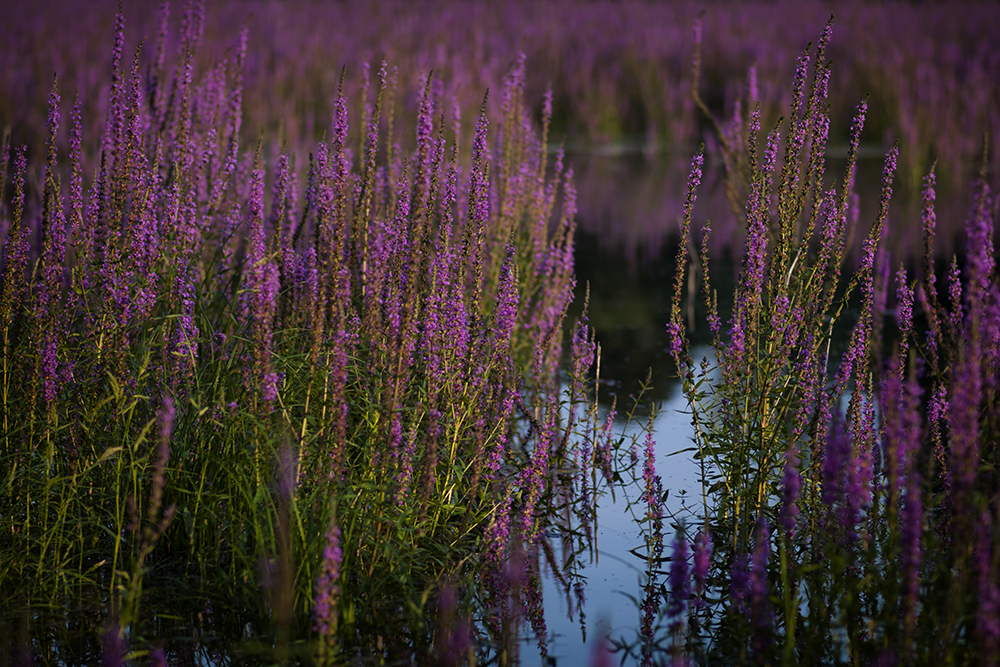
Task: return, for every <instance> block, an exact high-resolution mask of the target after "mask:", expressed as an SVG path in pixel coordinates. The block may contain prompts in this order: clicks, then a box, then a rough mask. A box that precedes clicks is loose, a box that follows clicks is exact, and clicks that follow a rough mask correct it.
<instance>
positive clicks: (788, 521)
mask: <svg viewBox="0 0 1000 667" xmlns="http://www.w3.org/2000/svg"><path fill="white" fill-rule="evenodd" d="M801 488H802V478H801V476H800V475H799V466H798V461H797V457H796V456H795V454H791V453H790V454H786V455H785V472H784V475H783V477H782V481H781V527H782V529H783V530H784V531H785V535H786V536H787V537H788V539H789V540H793V539H795V522H796V517H797V516H798V514H799V508H798V505H796V500H797V499H798V497H799V490H800V489H801Z"/></svg>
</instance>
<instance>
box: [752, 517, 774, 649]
mask: <svg viewBox="0 0 1000 667" xmlns="http://www.w3.org/2000/svg"><path fill="white" fill-rule="evenodd" d="M770 540H771V530H770V528H769V527H768V525H767V520H766V519H764V518H763V517H762V518H761V519H760V520H759V521H758V522H757V539H756V542H755V544H754V548H753V558H752V559H751V564H750V582H749V584H750V585H749V589H750V591H749V592H750V616H751V618H752V620H753V623H752V625H753V628H754V640H753V644H754V651H755V652H756V653H758V654H761V653H763V652H764V651H766V650H767V649H768V647H769V646H770V645H771V641H772V637H771V625H772V618H771V616H772V610H771V600H770V598H769V597H768V583H767V561H768V556H769V555H770V550H771V542H770Z"/></svg>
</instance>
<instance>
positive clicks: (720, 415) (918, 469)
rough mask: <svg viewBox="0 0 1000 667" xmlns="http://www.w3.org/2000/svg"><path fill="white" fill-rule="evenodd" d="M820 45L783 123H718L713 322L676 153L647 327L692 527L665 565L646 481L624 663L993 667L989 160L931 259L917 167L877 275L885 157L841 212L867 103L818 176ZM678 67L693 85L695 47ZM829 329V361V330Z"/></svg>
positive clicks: (693, 183) (932, 224)
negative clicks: (690, 502) (699, 349)
mask: <svg viewBox="0 0 1000 667" xmlns="http://www.w3.org/2000/svg"><path fill="white" fill-rule="evenodd" d="M699 30H700V26H696V32H697V31H699ZM831 35H832V20H831V23H830V24H828V25H827V28H826V30H825V31H824V32H823V34H822V36H821V37H820V39H819V41H818V43H817V45H816V48H815V49H809V48H807V49H806V50H805V51H803V52H802V54H801V56H800V57H799V59H798V63H797V65H796V69H795V74H794V78H793V83H792V98H791V99H792V103H791V108H790V109H789V110H788V114H787V117H786V118H785V119H784V120H782V121H779V122H778V123H776V124H775V125H774V126H773V127H772V128H771V129H770V130H767V128H762V126H761V114H760V109H759V107H752V108H750V109H749V113H748V114H747V115H746V116H745V117H743V118H742V121H741V122H742V125H743V126H744V127H745V128H746V131H745V132H744V133H737V132H735V131H732V130H731V128H732V125H728V126H727V125H725V124H723V123H717V125H716V126H717V127H719V128H720V132H721V133H722V140H721V142H720V143H721V144H722V146H723V149H724V152H725V155H724V159H725V162H726V167H727V173H728V177H729V178H730V179H739V174H740V173H745V174H746V175H747V177H746V179H745V180H738V182H736V183H734V184H733V187H731V188H730V192H733V191H737V192H742V193H743V194H744V196H745V206H744V207H742V211H741V213H742V215H741V219H742V221H743V222H744V223H745V226H746V241H745V247H744V252H743V255H742V263H741V265H740V270H739V277H738V279H737V282H736V288H735V294H734V298H733V307H732V312H731V313H720V312H719V309H718V296H717V294H716V292H715V291H714V290H713V287H712V281H711V278H710V270H709V267H710V261H709V260H710V258H709V257H708V252H707V247H708V246H707V239H708V236H709V234H710V232H711V229H710V226H709V223H708V222H706V223H705V224H704V225H703V226H702V227H701V230H700V236H701V244H702V251H701V252H700V253H697V252H695V251H692V250H690V249H691V248H693V247H694V244H693V242H692V241H691V240H690V237H692V236H694V230H693V224H692V221H693V219H694V215H693V213H692V210H693V208H694V203H695V199H696V193H697V187H698V182H699V179H700V177H701V170H702V163H703V156H702V154H699V155H697V156H696V157H695V159H694V160H693V161H692V167H691V175H690V179H689V191H688V195H687V202H688V204H687V206H686V207H685V212H684V218H683V227H682V232H681V234H682V239H681V243H680V246H679V248H680V249H679V253H678V257H677V274H676V276H677V277H676V282H675V285H674V293H673V309H672V316H671V319H670V322H669V324H668V331H669V332H670V335H671V341H672V342H671V344H672V350H671V351H672V353H673V355H674V358H675V360H676V363H677V365H678V368H679V369H680V373H681V378H682V381H683V387H684V393H685V396H686V397H687V400H688V404H689V406H690V409H691V423H692V427H693V440H694V455H695V456H696V458H697V460H698V461H700V463H701V465H702V470H703V475H702V482H701V489H702V490H701V493H702V500H703V514H702V515H701V516H697V515H696V516H693V517H687V518H686V519H684V520H683V521H678V525H677V537H676V539H675V541H674V542H673V546H672V549H671V550H670V553H669V554H664V549H665V546H669V543H668V545H664V535H663V531H664V526H663V513H662V506H661V502H662V501H661V497H660V496H658V495H657V493H656V491H658V490H659V489H658V488H657V485H658V480H657V479H656V478H655V475H653V474H649V475H647V479H648V480H649V481H648V484H647V489H648V491H647V493H646V494H645V495H644V496H643V500H644V501H645V502H646V504H647V505H648V507H649V510H648V512H647V516H648V517H650V519H651V521H650V522H649V523H648V524H647V529H646V530H645V533H644V534H645V536H646V543H647V545H648V546H649V548H650V556H649V559H648V560H649V563H650V567H649V568H648V572H647V577H648V583H647V586H646V589H645V590H646V597H645V598H644V607H643V610H642V611H643V624H642V626H641V628H640V636H639V638H638V639H637V640H636V641H635V642H634V643H632V644H627V643H623V646H624V647H625V648H629V649H630V650H633V651H634V652H635V653H636V654H638V656H639V657H641V659H642V662H643V664H661V663H662V664H665V663H666V662H667V661H670V663H671V664H694V663H698V664H708V663H724V664H779V663H780V664H852V665H859V664H880V665H895V664H928V663H934V662H937V663H941V664H982V665H996V664H997V661H998V660H1000V625H998V621H997V619H998V618H1000V617H998V604H1000V588H998V586H1000V583H998V582H1000V530H998V512H1000V487H998V478H997V447H996V443H997V438H998V423H1000V422H998V419H1000V405H998V402H997V389H998V387H997V378H998V377H1000V375H998V373H1000V366H998V364H1000V284H998V278H997V270H996V265H995V259H994V248H993V230H994V229H995V221H996V212H997V203H996V197H995V194H993V192H992V190H991V188H990V187H989V186H988V185H987V180H988V179H987V177H988V173H987V171H986V167H985V165H986V164H988V160H987V159H985V158H984V160H983V164H984V167H983V170H982V171H981V173H980V180H979V183H978V185H977V187H976V190H975V196H974V201H973V206H972V210H971V212H970V213H969V217H968V220H967V222H966V224H965V243H964V247H965V251H964V254H963V255H962V256H961V258H957V257H956V258H953V259H952V260H951V261H950V262H942V260H941V258H939V257H938V256H937V255H936V253H935V248H934V239H935V230H936V227H937V219H936V216H935V173H934V170H933V169H932V170H931V171H930V172H929V173H928V174H927V175H926V176H925V178H924V179H923V198H922V202H923V214H922V219H921V220H920V224H921V226H922V229H923V235H924V240H925V254H924V257H923V262H922V264H921V265H919V266H916V267H913V266H910V267H907V265H906V264H905V263H904V262H901V261H899V260H896V261H895V262H893V260H892V258H891V257H890V256H889V254H888V253H887V252H886V250H885V247H884V242H885V238H886V235H887V234H892V233H893V232H894V230H896V229H898V228H900V227H902V226H903V225H904V224H911V223H910V222H909V221H906V222H905V223H904V221H902V220H893V219H892V218H891V216H890V214H889V202H890V196H891V194H892V183H893V178H894V175H895V171H896V165H897V160H898V149H897V147H896V146H893V147H892V148H891V149H890V150H889V151H888V152H887V153H886V155H885V161H884V169H883V177H882V185H881V198H880V201H879V206H878V209H877V210H878V213H877V216H876V217H875V219H874V220H862V219H860V217H859V215H858V210H859V209H858V202H857V196H856V194H855V173H856V162H857V156H858V148H859V144H860V141H861V136H862V132H863V128H864V125H865V122H866V117H867V114H868V113H869V109H868V105H867V101H862V102H861V103H860V104H859V105H858V107H857V110H856V114H855V117H854V120H853V123H852V125H851V130H850V137H851V139H850V148H849V154H848V160H847V167H846V171H845V173H843V174H842V175H834V176H835V177H834V178H830V177H829V176H828V175H827V173H826V169H825V154H826V143H827V139H828V131H829V125H830V119H829V116H828V103H827V101H826V100H827V89H828V82H829V77H830V74H831V71H830V70H831V66H830V62H829V60H828V58H827V48H828V45H829V41H830V38H831ZM695 41H696V43H698V41H699V40H698V38H697V37H696V40H695ZM694 63H695V82H696V85H697V66H698V55H697V51H696V55H695V60H694ZM696 94H697V93H696ZM737 120H738V119H737ZM734 125H735V126H736V127H739V125H740V124H739V123H736V122H735V121H734ZM913 224H915V222H914V223H913ZM855 235H860V236H861V238H863V242H862V253H861V257H860V260H859V261H858V262H857V266H856V267H855V268H852V266H851V262H850V261H849V258H848V256H847V253H846V249H847V248H848V247H849V245H850V241H851V239H852V237H853V236H855ZM690 262H696V263H697V266H698V268H699V269H700V270H701V278H702V281H701V291H702V293H703V295H704V299H705V304H704V309H705V312H706V313H707V318H706V319H707V321H706V322H705V323H704V324H703V325H704V326H707V327H708V328H709V330H710V331H711V334H712V345H711V353H710V355H709V356H707V357H705V358H694V357H693V356H692V352H693V350H694V348H693V347H692V346H691V344H690V343H689V340H688V333H687V326H686V319H685V317H684V315H683V312H682V301H683V296H684V294H685V288H686V284H687V280H688V275H689V273H688V266H689V263H690ZM845 320H846V321H847V323H848V325H849V326H850V327H852V328H851V329H850V331H851V333H850V336H849V341H848V343H847V346H846V349H844V350H842V352H841V353H839V354H838V352H837V350H836V348H835V347H833V345H832V331H833V327H835V326H838V323H841V322H844V321H845Z"/></svg>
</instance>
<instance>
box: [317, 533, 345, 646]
mask: <svg viewBox="0 0 1000 667" xmlns="http://www.w3.org/2000/svg"><path fill="white" fill-rule="evenodd" d="M342 560H343V551H342V550H341V548H340V528H338V527H337V525H336V524H335V523H334V522H333V521H331V522H330V528H329V530H328V531H327V534H326V547H325V548H324V549H323V565H322V569H321V570H320V574H319V578H318V579H317V580H316V607H315V611H314V613H315V616H316V625H315V627H316V632H318V633H319V635H320V637H322V638H323V639H324V640H326V641H329V640H330V638H332V636H333V634H334V633H335V632H336V630H337V605H338V603H339V600H340V563H341V561H342Z"/></svg>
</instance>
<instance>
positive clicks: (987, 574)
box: [973, 512, 1000, 665]
mask: <svg viewBox="0 0 1000 667" xmlns="http://www.w3.org/2000/svg"><path fill="white" fill-rule="evenodd" d="M992 524H993V522H992V520H991V517H990V514H989V512H983V514H982V516H981V518H980V520H979V527H978V530H977V531H976V532H977V537H976V545H975V549H974V552H973V559H974V560H975V568H976V578H977V580H978V581H977V584H978V588H979V604H978V607H977V608H976V632H977V634H978V635H979V641H980V642H981V643H980V659H981V660H982V662H981V664H984V665H995V664H996V662H997V658H998V656H1000V586H998V584H997V574H998V573H997V569H996V567H995V564H996V562H997V559H996V558H995V557H993V554H992V551H993V549H994V548H996V540H995V539H994V537H993V532H994V531H995V530H996V528H995V526H994V525H992Z"/></svg>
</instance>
